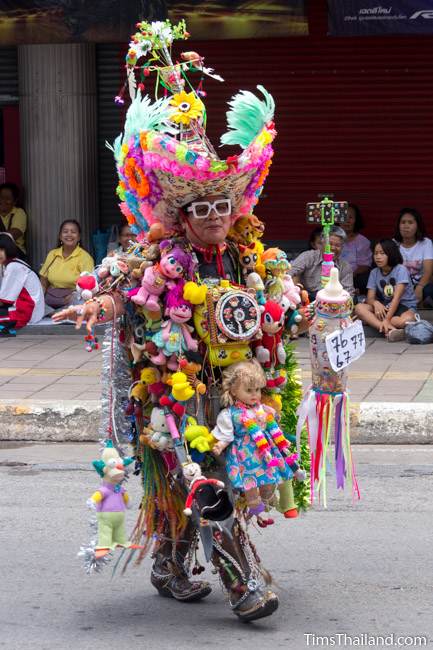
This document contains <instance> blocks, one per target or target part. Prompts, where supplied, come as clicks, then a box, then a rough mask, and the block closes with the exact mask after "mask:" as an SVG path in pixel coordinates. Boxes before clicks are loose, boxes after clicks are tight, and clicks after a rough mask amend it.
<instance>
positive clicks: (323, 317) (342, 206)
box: [297, 197, 365, 507]
mask: <svg viewBox="0 0 433 650" xmlns="http://www.w3.org/2000/svg"><path fill="white" fill-rule="evenodd" d="M307 210H308V216H307V220H308V221H309V222H314V221H315V222H317V221H318V220H319V219H320V222H321V224H322V226H323V230H324V236H325V242H326V245H325V252H324V256H323V265H322V284H323V286H324V288H323V289H322V290H321V291H319V292H318V293H317V296H316V300H315V303H314V316H313V319H312V321H311V324H310V328H309V331H310V359H311V373H312V385H311V387H310V388H309V390H308V391H307V393H306V395H305V396H304V399H303V401H302V403H301V405H300V407H299V411H298V415H299V417H298V424H297V443H298V447H299V442H300V436H301V431H302V428H303V426H304V424H306V425H307V430H308V435H309V445H310V453H311V464H310V474H311V501H313V496H314V486H315V485H316V488H317V491H318V493H319V495H320V496H321V497H323V503H324V505H325V507H326V503H327V496H326V465H327V459H328V452H329V446H330V443H331V440H332V437H333V438H334V445H335V454H334V456H335V471H336V479H337V488H343V487H344V483H345V479H346V480H347V481H348V482H349V483H350V484H351V485H352V489H353V492H354V494H356V495H357V496H358V498H359V489H358V484H357V481H356V476H355V472H354V467H353V462H352V453H351V448H350V408H349V404H350V402H349V394H348V392H347V370H346V368H347V366H348V365H349V364H350V363H351V362H352V361H354V360H355V359H356V358H358V357H359V356H361V354H362V353H363V350H364V348H365V339H364V333H363V331H362V326H359V324H356V325H355V326H354V325H352V320H351V318H350V315H351V312H352V309H353V302H352V298H351V296H350V295H349V293H348V292H347V291H345V290H344V289H343V287H342V286H341V284H340V281H339V272H338V269H337V268H335V267H334V263H333V254H332V252H331V248H330V245H329V232H330V228H331V227H332V226H333V225H334V223H335V219H336V216H337V218H338V220H339V221H342V220H344V213H345V211H346V210H347V204H346V203H344V202H340V203H335V204H334V202H333V201H330V200H329V199H328V198H326V197H325V199H324V200H323V201H322V202H321V203H309V204H308V206H307ZM332 434H334V436H332Z"/></svg>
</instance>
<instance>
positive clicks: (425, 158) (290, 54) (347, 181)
mask: <svg viewBox="0 0 433 650" xmlns="http://www.w3.org/2000/svg"><path fill="white" fill-rule="evenodd" d="M312 4H314V10H315V11H314V13H313V14H312V15H311V16H310V31H311V34H310V36H308V37H300V38H287V39H266V40H265V39H264V40H257V41H242V40H239V41H213V42H194V43H192V42H191V43H189V44H188V47H184V49H194V50H195V49H197V50H198V51H199V52H200V53H201V54H203V55H204V56H205V57H206V64H207V65H210V66H212V67H214V68H215V70H216V71H217V72H218V73H220V74H221V75H222V76H223V77H224V78H225V79H226V83H224V84H220V83H218V82H216V81H213V80H206V81H205V88H206V90H207V92H208V97H207V108H208V118H209V122H208V124H209V126H208V133H209V135H210V136H211V139H212V140H213V141H214V142H216V141H217V140H218V137H219V135H220V134H221V133H222V132H223V131H224V130H225V114H224V113H225V102H226V101H227V100H228V99H229V98H230V96H231V95H232V94H233V93H235V92H236V91H237V90H238V89H239V88H244V89H249V90H254V87H255V86H256V84H258V83H262V84H263V85H264V86H265V87H266V88H267V89H268V90H269V91H270V92H271V93H272V94H273V95H274V97H275V100H276V104H277V113H276V126H277V130H278V137H277V139H276V141H275V158H274V164H273V166H272V168H271V173H270V176H269V178H268V181H267V185H266V187H265V191H264V197H263V199H262V200H261V202H260V203H259V205H258V207H257V209H256V213H257V215H258V216H260V217H262V218H264V219H265V220H266V222H267V231H266V234H267V237H268V238H269V239H282V240H293V239H305V238H307V236H308V233H309V230H310V227H309V226H307V224H306V223H305V203H306V202H307V201H312V200H313V201H314V200H316V197H317V194H318V193H320V192H334V193H335V196H336V198H337V199H340V200H343V199H346V200H349V201H351V202H354V203H357V204H359V206H360V207H361V210H362V212H363V214H364V217H365V221H366V229H365V234H366V235H367V236H370V237H375V236H386V235H392V234H393V231H394V223H395V219H396V215H397V213H398V211H399V209H400V208H401V207H403V206H408V205H409V206H414V207H417V208H418V209H419V210H420V211H421V212H422V214H423V215H424V218H425V220H426V223H427V227H428V230H429V232H430V235H433V190H432V179H431V174H432V170H433V37H421V36H418V37H413V36H408V37H374V38H373V37H371V38H370V37H359V38H331V37H327V36H326V13H325V11H324V9H323V8H324V7H325V5H326V3H323V6H322V9H321V12H317V11H316V8H318V4H319V3H317V4H316V3H312ZM320 4H322V3H320ZM311 13H312V12H310V14H311ZM223 151H224V150H223Z"/></svg>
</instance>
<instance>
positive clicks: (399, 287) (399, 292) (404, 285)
mask: <svg viewBox="0 0 433 650" xmlns="http://www.w3.org/2000/svg"><path fill="white" fill-rule="evenodd" d="M373 257H374V263H375V264H376V267H377V268H375V269H373V270H372V271H371V273H370V276H369V278H368V283H367V289H368V292H367V302H366V303H364V304H358V305H356V307H355V313H356V314H357V315H358V316H359V318H360V319H361V320H362V321H364V323H367V325H370V326H371V327H374V328H375V329H377V330H378V331H379V332H382V333H383V334H384V336H385V337H386V338H387V339H388V341H391V342H392V341H402V340H403V339H404V327H405V325H406V323H408V322H409V321H413V320H415V312H416V296H415V292H414V289H413V286H412V282H411V280H410V277H409V273H408V271H407V269H406V267H405V266H403V258H402V256H401V254H400V251H399V249H398V246H397V244H396V243H395V242H394V241H392V239H381V240H380V241H379V242H378V243H377V244H376V245H375V247H374V254H373Z"/></svg>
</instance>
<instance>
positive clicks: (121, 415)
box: [99, 323, 131, 446]
mask: <svg viewBox="0 0 433 650" xmlns="http://www.w3.org/2000/svg"><path fill="white" fill-rule="evenodd" d="M101 352H102V365H101V374H102V378H103V381H102V394H101V412H102V414H101V420H100V425H99V437H100V439H101V440H106V439H107V438H112V439H113V441H114V443H117V445H118V444H119V443H120V444H122V443H126V442H128V438H127V432H128V429H129V424H128V421H127V420H126V417H125V409H124V408H123V406H124V404H126V402H127V399H128V390H129V386H130V384H131V370H130V364H129V359H128V355H127V352H126V349H125V347H124V346H123V345H122V344H121V342H120V341H119V328H118V325H117V324H113V323H109V324H108V325H107V326H106V327H105V332H104V339H103V342H102V348H101ZM117 445H116V446H117Z"/></svg>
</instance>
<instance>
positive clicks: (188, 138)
mask: <svg viewBox="0 0 433 650" xmlns="http://www.w3.org/2000/svg"><path fill="white" fill-rule="evenodd" d="M138 27H139V28H140V31H139V32H137V34H135V36H134V37H133V40H132V42H131V44H130V49H129V52H128V55H127V70H128V85H129V88H130V94H131V95H132V96H133V100H132V103H131V105H130V107H129V109H128V111H127V115H126V120H125V126H124V132H123V133H122V134H121V135H120V136H119V137H118V138H117V139H116V141H115V143H114V145H113V147H112V149H113V152H114V155H115V159H116V167H117V172H118V175H119V185H118V188H117V193H118V195H119V197H120V199H121V203H120V208H121V210H122V212H123V214H124V215H125V216H126V218H127V220H128V223H129V224H130V226H131V228H132V230H133V231H134V232H135V233H136V234H139V233H140V232H143V231H147V230H148V229H149V227H150V225H152V223H155V222H162V223H163V224H164V225H165V226H166V227H167V228H169V229H174V230H176V229H177V228H178V227H179V225H180V214H179V208H181V207H183V206H186V205H188V204H189V203H191V202H192V201H194V200H197V199H199V198H200V197H203V196H205V195H206V194H217V195H219V194H221V195H223V196H226V197H227V198H230V199H231V201H232V208H233V215H234V218H236V217H239V216H242V215H245V214H249V213H251V211H252V209H253V207H254V206H255V204H256V203H257V201H258V198H259V196H260V193H261V191H262V187H263V183H264V181H265V178H266V176H267V174H268V171H269V166H270V164H271V158H272V155H273V149H272V145H271V143H272V141H273V139H274V137H275V135H276V132H275V129H274V124H273V117H274V108H275V105H274V101H273V99H272V96H271V95H270V94H269V93H267V91H266V90H265V89H264V88H263V87H262V86H258V89H259V90H260V92H261V93H262V95H263V99H260V98H258V97H257V96H256V95H255V94H253V93H251V92H249V91H240V92H239V93H238V94H237V95H235V96H234V97H233V98H232V100H231V101H230V102H229V111H228V112H227V123H228V127H229V128H228V132H227V133H225V134H224V135H223V136H222V137H221V143H222V144H230V145H233V144H236V145H240V147H241V149H242V151H241V153H240V154H239V155H236V156H229V157H228V158H227V159H221V158H220V157H218V155H217V154H216V152H215V150H214V148H213V147H212V145H211V143H210V142H209V140H208V138H207V137H206V133H205V120H206V109H205V106H204V104H203V102H202V100H201V98H200V97H199V93H200V90H197V91H194V90H191V91H190V92H187V91H185V79H186V74H185V73H186V71H197V70H198V71H199V72H200V73H201V76H203V74H208V75H209V76H211V77H214V78H216V79H218V80H221V81H222V79H221V77H219V76H218V75H215V74H213V70H211V69H210V68H206V67H205V66H204V64H203V59H202V57H200V56H199V55H198V54H197V53H195V52H186V53H182V54H181V57H182V58H183V59H185V61H184V62H183V63H180V64H179V63H176V64H173V63H172V61H171V55H170V52H169V49H168V48H169V46H171V42H172V41H173V40H174V39H175V38H185V37H186V36H185V34H187V32H186V30H185V25H184V22H183V21H181V23H179V25H177V26H175V27H173V26H172V25H171V24H170V23H169V21H166V22H164V23H161V22H158V23H139V25H138ZM143 43H144V45H143ZM148 43H150V44H151V45H150V47H149V46H148ZM149 51H150V52H151V54H152V57H151V63H150V64H147V63H144V64H140V62H141V61H142V60H143V59H145V58H146V55H147V54H148V52H149ZM158 55H160V63H161V64H162V65H159V66H158V65H155V59H156V58H157V56H158ZM137 69H139V70H141V71H142V72H143V71H145V72H146V75H149V74H150V72H153V71H155V70H156V71H157V75H158V82H159V83H160V84H162V85H163V86H164V88H165V92H166V96H165V97H164V98H162V99H158V100H155V101H152V100H151V99H150V97H149V96H147V95H144V96H143V94H142V92H141V90H140V88H138V89H136V71H137ZM188 83H189V81H188Z"/></svg>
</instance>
